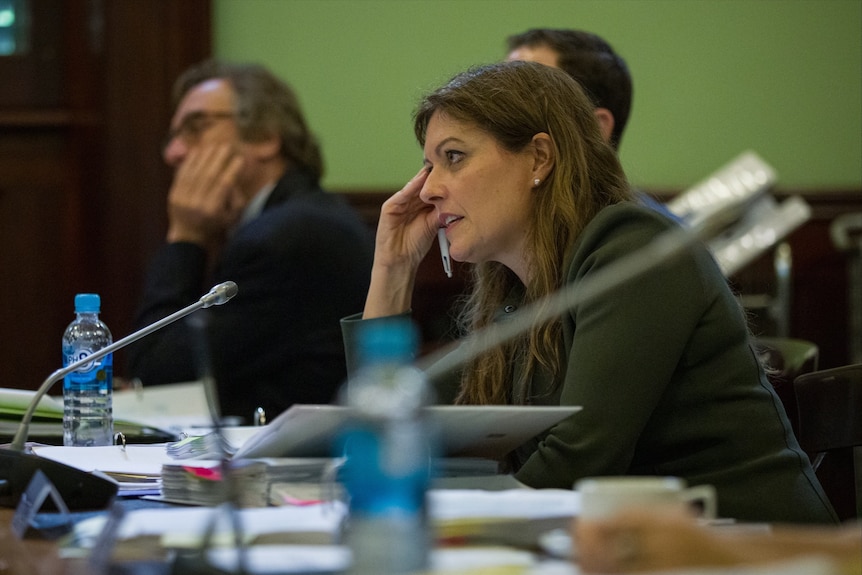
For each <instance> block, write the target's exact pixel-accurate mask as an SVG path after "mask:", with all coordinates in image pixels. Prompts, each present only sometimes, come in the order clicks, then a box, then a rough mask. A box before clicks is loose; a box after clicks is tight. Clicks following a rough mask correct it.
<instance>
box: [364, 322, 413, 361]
mask: <svg viewBox="0 0 862 575" xmlns="http://www.w3.org/2000/svg"><path fill="white" fill-rule="evenodd" d="M358 335H359V356H360V360H361V361H362V363H368V362H375V361H393V360H394V361H406V362H409V361H412V360H413V355H414V354H415V353H416V349H417V347H418V343H419V334H418V333H417V330H416V327H415V326H414V325H413V322H412V321H410V320H409V319H407V318H399V319H386V320H369V321H368V323H366V324H364V325H362V326H361V331H360V332H359V334H358Z"/></svg>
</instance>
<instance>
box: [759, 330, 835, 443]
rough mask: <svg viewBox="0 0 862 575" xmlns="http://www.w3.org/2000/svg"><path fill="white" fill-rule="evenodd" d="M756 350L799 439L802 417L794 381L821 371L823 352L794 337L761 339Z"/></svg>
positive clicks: (810, 343) (812, 344) (815, 345)
mask: <svg viewBox="0 0 862 575" xmlns="http://www.w3.org/2000/svg"><path fill="white" fill-rule="evenodd" d="M755 349H756V351H757V353H758V355H759V357H760V360H761V361H762V362H763V363H764V365H765V366H766V369H767V372H766V377H767V378H768V379H769V383H771V384H772V387H773V389H775V392H776V393H777V394H778V397H779V398H780V399H781V403H782V404H784V411H786V412H787V418H788V419H789V420H790V426H791V427H792V428H793V432H794V433H795V434H796V435H797V436H798V435H799V415H798V413H797V412H798V409H797V407H796V394H795V392H794V391H793V381H794V380H795V379H796V378H797V377H799V376H800V375H802V374H803V373H810V372H812V371H817V364H818V361H819V359H820V348H819V347H818V346H817V344H815V343H813V342H810V341H807V340H804V339H795V338H790V337H760V338H757V339H756V340H755Z"/></svg>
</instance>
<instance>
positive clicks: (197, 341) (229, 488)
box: [170, 317, 249, 575]
mask: <svg viewBox="0 0 862 575" xmlns="http://www.w3.org/2000/svg"><path fill="white" fill-rule="evenodd" d="M188 324H189V327H191V328H192V329H191V332H192V338H193V341H192V343H193V348H194V349H195V359H196V361H197V364H198V371H199V373H200V377H201V380H202V381H203V383H204V392H205V394H206V398H207V406H208V407H209V412H210V419H211V420H212V427H213V430H212V433H214V434H215V437H216V444H217V445H218V447H219V458H220V465H219V469H220V470H221V481H222V486H223V488H224V492H223V493H224V499H223V500H222V502H221V503H220V504H219V505H218V506H217V507H216V508H215V509H213V511H212V516H211V517H210V519H209V522H208V523H207V526H206V529H205V530H204V533H203V537H202V538H201V544H200V545H199V546H198V547H197V548H196V549H191V550H177V551H175V552H174V557H173V560H172V562H171V570H170V575H228V574H229V573H230V574H233V575H246V574H247V573H249V571H248V568H247V551H248V550H247V548H246V543H245V540H244V537H243V528H242V518H241V517H240V507H241V495H240V485H239V481H237V478H236V476H235V475H234V473H233V469H232V464H231V461H230V456H229V455H228V450H227V440H226V439H225V437H224V434H223V432H222V421H221V409H220V407H219V401H218V392H217V390H216V384H215V378H214V376H213V373H212V361H211V357H210V350H209V345H208V341H207V339H206V329H205V327H206V321H205V319H204V318H200V317H198V318H193V319H190V320H189V322H188ZM222 515H226V516H227V519H228V522H229V523H230V529H231V533H232V535H233V546H234V549H236V553H237V556H236V568H235V569H232V570H230V571H225V570H223V569H220V568H218V567H216V566H215V565H213V564H212V562H211V561H210V558H209V556H208V555H209V551H210V550H211V549H212V548H213V545H212V540H213V537H214V536H215V534H216V531H217V530H218V525H219V518H220V517H221V516H222Z"/></svg>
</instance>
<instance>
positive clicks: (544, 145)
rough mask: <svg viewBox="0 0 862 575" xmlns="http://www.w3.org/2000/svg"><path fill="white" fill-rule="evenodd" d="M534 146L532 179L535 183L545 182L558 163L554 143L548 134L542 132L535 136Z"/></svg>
mask: <svg viewBox="0 0 862 575" xmlns="http://www.w3.org/2000/svg"><path fill="white" fill-rule="evenodd" d="M532 144H533V156H534V158H533V174H532V178H533V181H535V180H539V181H541V182H544V181H545V178H547V177H548V174H550V173H551V170H552V169H553V167H554V162H555V161H556V157H555V148H554V142H553V140H551V137H550V136H549V135H548V134H546V133H545V132H540V133H538V134H536V135H535V136H533V141H532Z"/></svg>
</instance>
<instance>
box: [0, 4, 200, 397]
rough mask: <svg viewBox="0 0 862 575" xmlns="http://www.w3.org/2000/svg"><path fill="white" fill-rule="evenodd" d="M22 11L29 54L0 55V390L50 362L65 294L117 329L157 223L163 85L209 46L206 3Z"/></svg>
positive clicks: (67, 308)
mask: <svg viewBox="0 0 862 575" xmlns="http://www.w3.org/2000/svg"><path fill="white" fill-rule="evenodd" d="M31 5H32V6H33V12H32V17H33V26H34V50H33V52H32V53H31V54H29V55H24V56H14V57H0V74H2V82H0V274H2V275H0V278H2V282H0V301H2V302H4V303H3V305H0V340H2V341H4V342H5V344H4V345H3V346H0V365H3V366H4V369H3V374H2V376H0V378H2V379H0V386H5V387H19V388H25V389H34V388H36V387H38V385H39V384H40V383H41V382H42V381H43V380H44V379H45V377H47V376H48V374H50V373H51V372H53V371H54V370H55V369H57V368H58V367H60V359H61V358H60V351H59V348H60V337H61V335H62V333H63V330H64V329H65V327H66V325H67V324H68V323H69V321H71V319H72V318H73V300H74V295H75V293H77V292H80V291H96V292H98V293H100V294H101V296H102V300H103V317H104V319H105V321H106V322H107V323H108V325H109V326H110V327H111V329H112V331H113V333H114V336H115V338H119V337H122V336H125V335H128V333H129V331H130V325H131V321H132V316H133V313H134V308H135V306H136V303H137V299H138V294H139V289H140V282H141V277H142V270H143V266H144V265H145V264H146V260H147V259H148V256H149V254H151V253H152V252H153V251H154V250H155V248H156V246H157V245H158V244H159V243H160V242H161V240H162V235H163V233H164V228H165V225H164V222H165V215H164V210H165V207H164V200H165V195H166V189H167V183H168V182H169V181H170V173H169V170H168V169H167V167H166V166H164V164H163V163H162V162H161V159H160V157H159V152H160V150H159V148H160V145H161V141H162V134H164V131H165V130H166V129H167V125H168V121H169V118H170V113H171V109H170V108H171V106H170V101H169V92H170V88H171V85H172V84H173V81H174V79H175V78H176V76H177V75H178V74H179V73H180V71H182V70H183V69H185V68H186V67H187V66H189V65H191V64H192V63H195V62H197V61H199V60H202V59H204V58H206V57H209V55H210V54H211V37H210V36H211V34H210V20H211V8H210V0H183V1H182V2H176V1H174V0H123V1H121V2H114V1H110V2H109V1H93V0H32V2H31ZM122 364H123V358H122V353H118V354H117V358H115V365H116V366H117V367H118V368H119V370H121V369H122ZM119 374H120V375H121V371H120V373H119ZM57 391H59V386H57V388H56V389H54V392H57Z"/></svg>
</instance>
